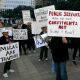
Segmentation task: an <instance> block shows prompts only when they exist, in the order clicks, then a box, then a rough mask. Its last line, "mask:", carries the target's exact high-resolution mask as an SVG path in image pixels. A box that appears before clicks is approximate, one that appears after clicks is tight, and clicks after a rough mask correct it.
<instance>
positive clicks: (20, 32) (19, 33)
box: [13, 29, 28, 40]
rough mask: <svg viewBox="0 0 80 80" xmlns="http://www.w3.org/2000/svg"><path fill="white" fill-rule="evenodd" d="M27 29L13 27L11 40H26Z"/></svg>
mask: <svg viewBox="0 0 80 80" xmlns="http://www.w3.org/2000/svg"><path fill="white" fill-rule="evenodd" d="M27 39H28V33H27V29H13V40H27Z"/></svg>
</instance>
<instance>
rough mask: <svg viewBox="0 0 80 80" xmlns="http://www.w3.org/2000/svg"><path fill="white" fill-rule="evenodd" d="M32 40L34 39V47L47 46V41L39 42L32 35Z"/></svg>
mask: <svg viewBox="0 0 80 80" xmlns="http://www.w3.org/2000/svg"><path fill="white" fill-rule="evenodd" d="M34 41H35V45H36V48H40V47H42V46H47V45H48V44H47V42H45V41H43V43H39V42H38V40H37V39H36V37H34Z"/></svg>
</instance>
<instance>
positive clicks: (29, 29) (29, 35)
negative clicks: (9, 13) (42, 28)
mask: <svg viewBox="0 0 80 80" xmlns="http://www.w3.org/2000/svg"><path fill="white" fill-rule="evenodd" d="M26 29H27V30H28V38H32V37H33V36H35V35H34V34H32V30H31V26H30V28H29V27H28V25H27V27H26Z"/></svg>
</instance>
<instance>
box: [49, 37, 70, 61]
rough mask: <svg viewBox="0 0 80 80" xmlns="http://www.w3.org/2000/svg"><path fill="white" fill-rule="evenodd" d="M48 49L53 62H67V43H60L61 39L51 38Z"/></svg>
mask: <svg viewBox="0 0 80 80" xmlns="http://www.w3.org/2000/svg"><path fill="white" fill-rule="evenodd" d="M48 45H49V47H50V48H51V53H52V57H53V60H54V61H55V62H64V61H67V60H69V54H68V46H69V45H68V43H67V44H65V43H63V42H62V37H52V39H51V42H49V44H48Z"/></svg>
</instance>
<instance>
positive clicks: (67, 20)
mask: <svg viewBox="0 0 80 80" xmlns="http://www.w3.org/2000/svg"><path fill="white" fill-rule="evenodd" d="M48 36H61V37H80V11H63V10H49V11H48Z"/></svg>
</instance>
